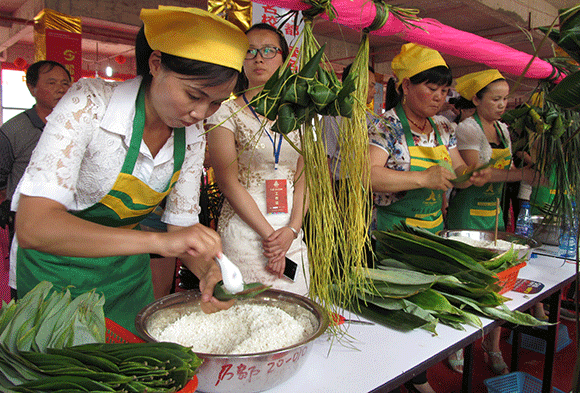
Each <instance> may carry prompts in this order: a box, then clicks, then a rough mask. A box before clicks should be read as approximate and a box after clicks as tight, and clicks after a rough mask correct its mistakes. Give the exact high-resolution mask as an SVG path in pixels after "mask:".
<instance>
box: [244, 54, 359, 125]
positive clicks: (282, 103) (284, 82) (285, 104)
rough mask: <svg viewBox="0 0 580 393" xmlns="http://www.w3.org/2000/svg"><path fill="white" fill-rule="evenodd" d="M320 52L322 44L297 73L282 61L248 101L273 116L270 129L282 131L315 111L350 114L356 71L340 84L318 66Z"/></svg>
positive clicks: (320, 58) (264, 114)
mask: <svg viewBox="0 0 580 393" xmlns="http://www.w3.org/2000/svg"><path fill="white" fill-rule="evenodd" d="M323 54H324V45H323V46H322V47H321V48H320V49H319V50H318V52H317V53H316V54H315V55H314V56H312V57H311V58H310V59H309V61H308V62H307V63H306V64H305V65H304V67H302V68H301V69H300V72H298V73H293V72H292V70H291V68H290V66H289V65H288V64H287V63H285V64H284V65H283V66H282V67H281V69H282V70H278V71H276V72H275V73H274V74H273V75H272V77H270V79H269V80H268V81H267V82H266V84H265V85H264V89H263V90H262V91H261V92H260V94H258V95H257V96H256V97H254V99H253V100H252V101H251V102H250V105H252V106H253V107H254V108H255V110H256V112H258V113H259V114H261V115H262V116H265V117H266V118H267V119H269V120H275V123H274V125H273V126H272V130H273V131H275V132H278V133H281V134H284V135H286V134H288V133H289V132H291V131H294V130H297V129H298V128H300V126H301V125H302V124H304V122H305V121H306V119H307V118H308V117H312V116H314V115H315V114H319V115H331V116H344V117H350V116H351V115H352V107H353V97H352V96H351V93H352V92H353V91H354V90H355V80H356V74H352V76H351V75H349V77H348V78H347V80H345V81H344V82H343V83H342V84H341V83H340V82H339V81H338V79H337V78H336V75H335V74H334V73H332V72H328V71H326V70H325V69H324V68H323V67H321V66H320V64H321V61H322V56H323Z"/></svg>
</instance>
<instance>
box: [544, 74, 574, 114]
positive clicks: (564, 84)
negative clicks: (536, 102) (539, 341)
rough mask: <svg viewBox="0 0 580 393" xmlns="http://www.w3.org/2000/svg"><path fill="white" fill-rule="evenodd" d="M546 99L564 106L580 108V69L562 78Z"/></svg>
mask: <svg viewBox="0 0 580 393" xmlns="http://www.w3.org/2000/svg"><path fill="white" fill-rule="evenodd" d="M546 99H547V100H549V101H551V102H553V103H555V104H557V105H560V106H561V107H563V108H568V109H574V110H577V109H580V71H578V72H575V73H573V74H571V75H568V76H567V77H565V78H564V79H562V80H561V81H560V83H558V84H557V85H556V86H555V87H554V88H553V89H552V91H550V92H549V93H548V95H547V96H546Z"/></svg>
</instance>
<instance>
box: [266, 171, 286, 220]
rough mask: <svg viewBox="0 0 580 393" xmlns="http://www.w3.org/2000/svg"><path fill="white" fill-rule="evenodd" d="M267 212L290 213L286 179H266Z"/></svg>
mask: <svg viewBox="0 0 580 393" xmlns="http://www.w3.org/2000/svg"><path fill="white" fill-rule="evenodd" d="M266 213H268V214H276V213H288V189H287V186H286V179H270V180H266Z"/></svg>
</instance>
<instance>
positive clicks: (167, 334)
mask: <svg viewBox="0 0 580 393" xmlns="http://www.w3.org/2000/svg"><path fill="white" fill-rule="evenodd" d="M155 325H156V326H152V327H151V329H150V334H151V336H153V337H154V338H155V339H156V340H158V341H170V342H174V343H177V344H181V345H183V346H187V347H191V348H192V350H193V351H194V352H201V353H209V354H219V355H222V354H249V353H256V352H264V351H271V350H277V349H281V348H285V347H288V346H290V345H293V344H297V343H298V342H300V341H302V340H304V339H306V338H308V337H310V336H311V335H312V333H313V332H314V327H313V325H312V322H311V320H310V319H309V318H308V316H307V315H305V314H302V315H301V314H298V315H297V316H296V317H293V316H292V315H290V314H289V313H287V312H286V311H284V310H282V309H280V308H278V307H274V306H269V305H260V304H238V305H234V306H233V307H231V308H229V309H227V310H224V311H220V312H216V313H212V314H205V313H204V312H203V311H193V312H191V313H188V314H186V315H183V316H181V317H179V318H178V319H177V320H175V321H174V322H171V323H163V322H161V321H158V323H156V324H155Z"/></svg>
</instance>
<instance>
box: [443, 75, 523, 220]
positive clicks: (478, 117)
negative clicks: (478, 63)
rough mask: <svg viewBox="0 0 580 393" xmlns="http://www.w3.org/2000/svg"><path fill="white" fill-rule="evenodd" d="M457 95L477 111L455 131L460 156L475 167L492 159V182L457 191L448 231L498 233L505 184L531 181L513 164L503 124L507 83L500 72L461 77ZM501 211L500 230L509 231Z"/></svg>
mask: <svg viewBox="0 0 580 393" xmlns="http://www.w3.org/2000/svg"><path fill="white" fill-rule="evenodd" d="M455 89H456V90H457V92H458V93H459V94H460V95H461V96H462V97H464V98H465V99H467V100H471V101H472V102H473V104H474V105H475V107H476V112H475V113H474V114H473V116H471V117H469V118H467V119H465V120H464V121H462V122H461V123H460V124H459V125H458V126H457V129H456V130H455V132H456V134H457V147H458V149H459V153H460V154H461V157H463V159H464V161H465V162H466V163H467V164H468V165H471V166H479V165H482V164H485V163H487V162H488V161H489V160H490V159H491V160H493V162H494V163H493V165H492V169H491V181H490V182H489V183H487V184H484V185H483V186H482V187H474V186H471V187H469V188H466V189H463V190H457V192H456V194H455V195H454V196H453V197H452V198H451V200H450V201H449V207H448V208H447V222H446V226H447V228H448V229H477V230H493V229H495V217H496V206H497V199H498V198H499V199H501V198H502V193H503V186H504V183H505V182H516V181H520V180H522V179H529V180H533V177H534V171H533V170H532V169H530V168H527V167H526V168H523V169H516V168H515V167H514V166H513V163H512V153H511V141H510V135H509V131H508V127H507V125H506V124H504V123H502V122H500V121H499V119H500V118H501V116H502V115H503V113H504V112H505V109H506V106H507V95H508V93H509V85H508V83H507V81H506V80H505V79H504V77H503V76H502V75H501V74H500V72H499V71H497V70H493V69H490V70H485V71H481V72H475V73H471V74H467V75H464V76H462V77H460V78H458V79H457V85H456V87H455ZM498 213H499V219H498V220H499V222H498V228H499V230H504V229H505V224H504V222H503V214H502V213H501V211H500V212H498Z"/></svg>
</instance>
